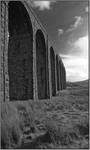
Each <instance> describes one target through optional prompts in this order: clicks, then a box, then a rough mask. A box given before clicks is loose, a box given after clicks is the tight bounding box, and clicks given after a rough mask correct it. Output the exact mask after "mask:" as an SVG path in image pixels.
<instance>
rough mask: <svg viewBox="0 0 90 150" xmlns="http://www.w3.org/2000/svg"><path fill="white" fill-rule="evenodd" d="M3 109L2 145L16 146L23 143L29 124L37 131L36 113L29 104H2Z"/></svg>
mask: <svg viewBox="0 0 90 150" xmlns="http://www.w3.org/2000/svg"><path fill="white" fill-rule="evenodd" d="M1 108H2V110H1V147H2V148H15V147H17V146H18V145H20V144H21V142H22V138H23V132H24V129H25V128H26V126H29V127H30V129H31V132H35V126H34V115H33V112H32V109H31V108H30V106H29V105H28V104H26V103H25V104H24V103H21V104H20V103H18V102H17V103H10V102H6V103H3V104H2V107H1Z"/></svg>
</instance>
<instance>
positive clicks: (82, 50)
mask: <svg viewBox="0 0 90 150" xmlns="http://www.w3.org/2000/svg"><path fill="white" fill-rule="evenodd" d="M72 49H74V50H75V51H73V50H72ZM72 49H71V50H70V51H69V54H67V55H60V56H61V58H62V60H63V62H64V65H65V67H66V73H67V80H68V81H71V82H75V81H82V80H86V79H88V36H84V37H80V38H79V39H77V40H76V41H73V43H72ZM76 49H78V50H79V55H78V54H77V53H76ZM72 51H73V53H72Z"/></svg>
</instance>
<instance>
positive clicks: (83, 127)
mask: <svg viewBox="0 0 90 150" xmlns="http://www.w3.org/2000/svg"><path fill="white" fill-rule="evenodd" d="M88 93H89V92H88V81H83V82H77V83H67V89H66V90H63V91H61V92H60V93H59V94H58V95H57V96H56V97H53V98H52V100H40V101H36V102H33V101H30V102H22V103H21V102H17V103H14V106H13V103H11V104H8V105H11V106H8V108H9V107H10V108H12V106H13V108H15V111H14V110H13V109H12V111H14V113H13V117H12V111H11V112H9V113H8V111H10V108H9V110H8V108H7V106H2V109H3V110H2V112H3V115H2V124H4V125H3V126H2V147H6V148H8V147H9V148H10V147H16V148H21V149H23V148H25V149H26V148H28V149H30V148H41V149H42V148H46V149H47V148H48V149H51V148H54V149H55V148H61V149H62V148H68V149H70V148H75V149H80V148H83V149H88V146H89V144H88V141H89V135H88V132H89V131H88V130H89V122H88V109H89V104H88V103H89V94H88ZM6 110H7V111H6ZM10 114H11V115H10ZM15 114H16V115H15ZM10 116H11V119H10ZM7 118H9V120H12V121H11V124H12V126H10V123H9V124H8V125H7V123H6V122H7V121H6V120H7ZM13 118H14V119H13ZM5 124H6V125H5ZM5 129H6V131H8V130H9V132H7V133H6V132H5ZM13 129H14V130H13ZM17 129H18V130H17ZM17 131H18V133H17ZM9 133H11V134H9Z"/></svg>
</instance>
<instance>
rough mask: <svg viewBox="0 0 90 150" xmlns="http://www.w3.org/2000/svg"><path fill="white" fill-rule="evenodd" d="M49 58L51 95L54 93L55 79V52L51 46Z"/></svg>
mask: <svg viewBox="0 0 90 150" xmlns="http://www.w3.org/2000/svg"><path fill="white" fill-rule="evenodd" d="M50 60H51V82H52V83H51V84H52V95H53V96H55V95H56V80H55V54H54V49H53V47H51V48H50Z"/></svg>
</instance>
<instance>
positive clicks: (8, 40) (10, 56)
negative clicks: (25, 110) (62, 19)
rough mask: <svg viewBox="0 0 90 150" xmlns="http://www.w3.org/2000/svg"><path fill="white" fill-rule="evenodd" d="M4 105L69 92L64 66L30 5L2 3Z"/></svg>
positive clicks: (0, 62)
mask: <svg viewBox="0 0 90 150" xmlns="http://www.w3.org/2000/svg"><path fill="white" fill-rule="evenodd" d="M0 14H1V17H0V23H1V50H0V85H1V89H0V93H1V99H2V101H16V100H30V99H33V100H38V99H51V98H52V96H56V94H57V93H58V92H59V91H60V90H63V89H65V88H66V71H65V67H64V64H63V62H62V60H61V58H60V56H58V55H57V54H56V53H55V51H54V48H53V42H50V39H49V37H48V34H47V32H46V31H45V29H44V27H43V26H42V24H41V23H40V21H39V20H38V18H37V17H36V15H35V13H34V12H33V10H32V8H31V6H30V3H28V1H9V0H8V1H3V0H2V1H0Z"/></svg>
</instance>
